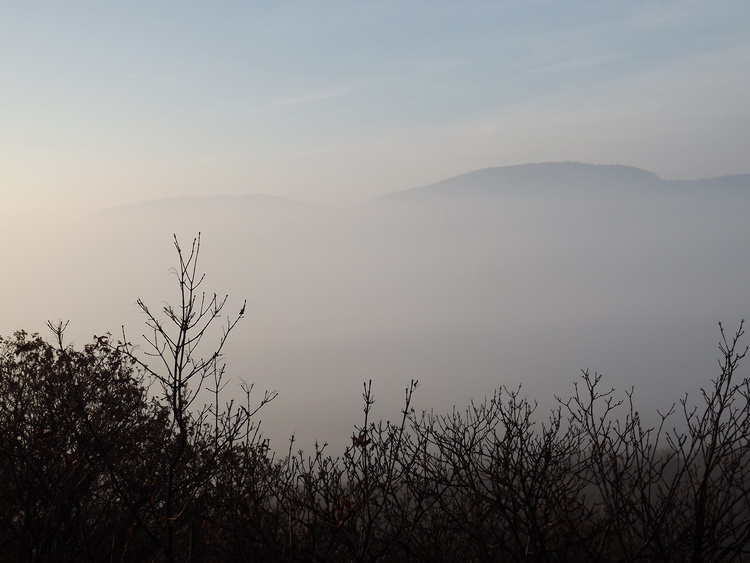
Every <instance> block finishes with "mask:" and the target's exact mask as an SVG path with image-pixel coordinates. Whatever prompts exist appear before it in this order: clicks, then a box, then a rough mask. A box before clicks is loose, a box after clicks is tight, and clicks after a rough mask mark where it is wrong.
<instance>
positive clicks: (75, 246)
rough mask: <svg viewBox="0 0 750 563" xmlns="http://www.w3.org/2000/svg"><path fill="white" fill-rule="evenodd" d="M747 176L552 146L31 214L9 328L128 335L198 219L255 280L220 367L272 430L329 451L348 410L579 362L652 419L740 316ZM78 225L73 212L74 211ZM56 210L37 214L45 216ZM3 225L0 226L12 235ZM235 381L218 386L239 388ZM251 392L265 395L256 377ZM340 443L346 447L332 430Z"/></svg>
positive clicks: (546, 376)
mask: <svg viewBox="0 0 750 563" xmlns="http://www.w3.org/2000/svg"><path fill="white" fill-rule="evenodd" d="M749 210H750V175H748V174H741V175H732V176H724V177H718V178H709V179H703V180H692V181H675V180H663V179H660V178H659V177H658V176H657V175H655V174H653V173H651V172H648V171H645V170H641V169H638V168H633V167H628V166H618V165H591V164H582V163H575V162H547V163H537V164H524V165H517V166H507V167H498V168H485V169H481V170H477V171H474V172H469V173H467V174H463V175H460V176H456V177H452V178H448V179H446V180H443V181H441V182H437V183H435V184H430V185H426V186H422V187H417V188H414V189H409V190H405V191H398V192H391V193H388V194H386V195H383V196H381V197H378V198H376V199H373V200H371V201H369V202H367V203H364V204H361V205H358V206H348V207H334V206H315V205H308V204H306V203H303V202H298V201H295V200H292V199H287V198H282V197H278V196H271V195H245V196H242V195H233V196H213V197H181V198H172V199H161V200H157V201H144V202H138V203H133V204H131V205H126V206H120V207H116V208H110V209H107V210H105V211H103V212H101V213H97V214H94V215H91V216H87V217H85V218H83V219H81V220H76V221H74V222H71V221H67V220H65V219H62V220H61V222H60V224H59V225H57V228H56V230H55V231H54V232H55V233H56V235H55V237H54V239H47V238H42V237H35V236H34V234H33V233H34V232H36V231H35V230H34V229H33V228H32V227H29V228H28V231H21V232H20V233H17V236H18V238H16V240H17V241H18V242H17V244H15V245H12V247H10V248H8V247H6V248H4V249H3V251H2V253H3V254H2V256H0V258H2V260H3V263H5V264H21V263H23V264H25V266H24V268H25V269H24V275H23V276H19V277H16V278H13V279H9V280H6V283H7V284H8V285H9V287H8V288H7V289H6V291H5V297H4V299H5V303H4V311H5V312H6V314H5V315H4V317H3V319H2V320H1V321H0V328H2V331H1V333H2V334H3V335H6V336H7V335H9V334H11V333H12V332H13V331H14V330H17V329H26V330H29V331H39V332H44V330H45V329H44V326H45V323H46V321H47V320H48V319H50V320H53V321H55V320H57V319H60V320H67V319H70V321H71V322H70V327H69V330H68V333H67V334H68V338H69V339H70V340H72V341H74V342H75V343H76V345H77V346H82V345H83V344H84V343H86V342H88V341H89V340H90V339H91V337H92V335H93V334H102V333H104V332H108V331H109V332H112V333H113V334H116V335H117V334H119V332H120V326H121V325H123V324H124V326H125V330H126V334H127V336H128V338H129V340H131V341H132V342H134V343H142V342H143V341H142V338H141V334H142V333H143V331H144V328H145V326H144V324H143V320H144V319H143V318H142V316H141V315H140V314H139V312H138V310H137V307H136V306H135V300H136V299H137V298H141V299H143V301H144V302H146V303H147V304H148V305H149V306H150V307H151V308H152V310H153V309H155V308H157V307H159V306H161V305H162V304H163V303H165V302H173V303H174V302H175V300H176V298H177V293H176V289H177V288H176V283H175V279H174V276H173V275H170V273H169V269H170V267H172V266H174V264H175V261H176V255H175V252H174V248H173V246H172V234H173V233H174V234H176V235H177V236H178V238H179V240H180V243H181V244H182V245H183V246H184V247H189V245H190V243H191V241H192V239H193V238H194V237H195V236H196V235H197V233H198V232H200V233H201V237H202V247H201V254H200V264H199V267H200V269H201V270H202V271H204V272H205V273H206V279H205V282H204V286H203V288H204V289H205V290H206V291H207V292H214V291H215V292H217V293H219V294H222V295H223V294H225V293H226V294H228V295H229V301H228V307H229V309H228V312H229V313H230V314H231V313H233V312H236V311H235V310H239V308H240V306H241V305H242V303H243V300H244V299H247V311H246V318H245V319H244V320H243V321H241V323H240V324H239V325H238V328H237V329H236V331H235V332H233V333H232V335H231V338H230V341H229V345H228V347H227V350H226V352H227V353H226V361H227V366H228V373H229V375H230V376H231V377H232V385H235V386H237V387H238V386H239V383H240V381H241V380H245V381H247V382H249V383H254V384H255V386H256V390H258V391H259V392H260V393H262V391H263V390H265V389H269V390H278V391H279V398H278V399H277V400H276V401H275V402H274V403H272V404H271V405H269V406H267V407H265V409H264V410H263V411H262V412H261V413H260V414H259V415H258V416H259V419H260V420H262V421H263V430H264V433H265V434H266V435H267V436H268V437H270V438H271V440H272V446H273V447H274V448H275V449H278V450H281V451H284V450H285V447H286V444H287V440H288V438H289V436H291V435H292V434H295V435H296V436H297V439H298V445H299V447H302V448H304V449H305V450H306V451H308V450H311V449H312V445H313V443H314V442H315V440H319V441H320V442H321V443H322V442H323V441H328V442H331V445H332V447H333V448H334V449H340V448H341V447H342V446H343V445H345V444H346V443H347V440H350V436H351V433H352V427H353V424H355V423H359V422H360V413H361V407H362V405H361V392H362V383H363V382H364V381H367V380H370V379H372V380H373V389H374V392H375V398H376V401H377V402H376V404H375V406H374V416H375V417H376V418H383V419H391V420H392V419H394V418H396V417H398V416H399V411H400V408H401V402H402V399H403V390H404V388H405V387H406V386H407V385H408V383H409V381H410V380H411V379H418V380H419V381H420V383H421V387H420V389H419V390H418V392H417V394H416V396H415V407H416V408H417V410H420V409H431V408H434V409H435V411H436V412H443V411H447V410H450V409H451V408H452V407H453V406H454V405H455V406H457V407H458V408H461V409H462V408H463V407H464V406H465V405H467V404H468V402H469V401H470V400H471V399H475V400H479V399H481V398H482V397H484V396H485V395H489V394H491V393H492V391H493V390H494V389H495V388H496V387H499V386H501V385H505V386H508V387H511V388H514V387H517V386H518V385H522V392H523V394H528V395H529V396H530V397H531V398H532V399H534V400H538V401H539V403H540V407H539V411H538V413H539V415H540V418H541V419H544V418H546V412H547V410H548V409H549V408H551V407H553V406H554V405H555V400H554V396H555V395H560V396H562V397H567V396H569V394H570V393H572V391H573V383H574V382H575V381H577V380H578V378H579V376H580V370H582V369H589V370H591V371H592V372H594V371H596V372H600V373H603V374H604V377H605V379H604V383H605V386H613V387H616V388H617V389H619V390H621V391H625V390H628V389H630V387H631V386H635V401H636V405H637V406H638V407H639V409H640V410H641V411H642V414H643V416H644V418H645V419H646V420H647V421H655V413H656V409H657V408H659V409H662V410H663V409H666V408H668V407H669V406H670V405H671V404H672V403H673V402H675V401H677V400H679V399H680V398H681V397H682V396H683V394H684V393H685V392H689V393H690V394H691V396H695V397H697V393H698V390H699V388H700V387H701V386H705V385H706V384H707V383H708V381H709V379H710V378H712V377H714V376H715V375H716V373H717V369H718V368H717V364H716V358H717V355H718V347H717V343H718V338H719V332H718V325H717V323H718V322H720V321H722V322H724V323H725V325H726V327H727V328H728V330H730V331H731V330H733V329H734V328H735V327H736V326H737V325H738V323H739V321H740V319H741V318H743V317H746V316H748V314H750V293H749V292H748V291H747V288H748V287H749V286H750V284H749V283H748V282H750V260H749V259H748V252H747V249H748V247H749V245H750V221H748V211H749ZM71 223H72V224H71ZM48 227H49V226H48ZM6 236H7V233H6ZM231 396H232V393H231V391H229V390H227V398H231ZM259 396H260V395H259ZM337 451H338V450H337Z"/></svg>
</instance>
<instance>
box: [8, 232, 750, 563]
mask: <svg viewBox="0 0 750 563" xmlns="http://www.w3.org/2000/svg"><path fill="white" fill-rule="evenodd" d="M175 245H176V249H177V254H178V266H177V267H176V268H175V273H176V278H177V282H178V285H179V302H178V304H177V305H174V306H171V305H167V306H165V307H164V308H163V309H162V310H161V311H160V312H159V313H158V314H157V313H155V312H153V311H151V310H150V309H149V308H148V307H147V306H146V305H145V304H144V303H143V302H141V301H139V302H138V303H139V305H140V306H141V308H142V310H143V312H144V313H145V315H146V319H147V326H148V327H149V332H148V333H147V334H146V335H145V336H146V342H147V344H146V346H145V348H144V350H142V351H140V350H138V349H136V348H134V347H133V346H132V345H131V344H130V343H129V342H128V340H127V339H126V338H125V335H123V336H122V337H121V338H119V339H115V338H113V337H111V336H109V335H107V336H102V337H97V338H95V339H94V341H93V342H92V343H91V344H88V345H86V346H85V347H84V348H83V350H75V349H73V348H72V347H71V346H69V345H66V344H65V342H64V339H63V336H64V326H62V325H58V326H54V325H50V328H51V329H52V333H53V335H54V338H53V339H52V341H51V342H48V341H46V340H44V339H43V338H41V337H40V336H38V335H36V334H34V335H29V334H27V333H25V332H18V333H16V334H15V335H14V336H13V337H11V338H7V339H0V560H2V561H6V560H7V561H97V562H98V561H110V560H111V561H523V560H528V561H615V560H617V561H620V560H645V561H654V560H658V561H735V560H737V561H739V560H742V559H743V558H744V557H747V554H748V553H749V552H750V443H748V441H749V440H750V379H748V377H747V376H745V375H742V374H741V373H740V370H739V367H740V363H741V361H742V360H743V358H744V357H745V354H746V352H747V348H745V347H743V346H742V345H741V342H742V339H743V336H744V328H743V324H742V323H741V324H740V326H739V328H738V330H737V331H736V332H734V333H727V332H725V330H724V328H723V327H720V335H721V338H720V345H719V351H720V361H719V366H718V369H717V373H716V375H715V377H714V378H713V379H712V380H711V382H710V384H708V385H707V387H706V388H705V389H704V390H703V391H702V394H701V395H700V396H699V397H697V398H696V399H693V398H692V397H688V396H684V397H683V398H682V399H681V400H680V401H678V402H677V403H676V404H675V406H674V407H673V408H672V409H671V410H670V411H669V412H667V413H663V414H662V415H661V422H660V424H658V425H657V426H656V427H648V428H647V427H644V425H643V424H642V422H641V419H640V417H639V415H638V412H637V411H636V409H635V406H634V405H633V402H632V393H630V394H628V393H625V394H623V395H622V396H618V395H617V394H616V393H615V391H613V390H610V389H605V388H603V382H602V378H601V376H600V375H598V374H590V373H588V372H584V373H583V376H582V378H581V381H580V382H579V383H578V385H577V386H576V387H575V388H574V390H573V394H572V397H570V398H567V399H562V398H560V399H558V401H559V405H558V408H557V409H556V410H554V411H553V412H551V413H549V414H548V416H546V417H542V414H541V413H538V412H536V405H535V404H534V403H533V402H532V401H530V400H529V399H527V398H526V397H524V396H522V395H521V394H520V393H519V392H518V390H512V389H507V388H500V389H498V390H497V391H495V393H494V394H493V395H492V396H491V397H488V398H486V399H485V400H483V401H482V402H480V403H472V404H471V405H469V407H468V408H466V409H465V410H454V411H453V412H451V413H449V414H434V413H431V412H422V413H417V412H415V411H414V409H413V408H412V406H411V405H412V396H413V394H414V392H415V391H416V390H417V387H418V385H417V382H416V381H414V382H412V383H411V384H410V385H409V386H408V388H407V389H406V394H405V399H404V408H403V411H402V417H401V420H400V421H398V422H397V423H389V422H383V421H377V420H375V419H373V412H372V406H373V403H374V398H373V392H372V385H371V383H367V384H365V386H364V390H363V402H364V413H363V414H364V416H363V421H362V423H361V425H359V426H356V427H355V428H354V429H353V432H352V436H351V444H350V445H349V447H348V448H347V449H346V451H345V453H344V454H343V455H342V456H341V457H336V458H334V457H331V456H329V455H328V454H327V453H326V451H325V446H323V447H320V448H316V451H314V452H313V453H312V454H309V455H305V454H304V453H302V452H295V451H294V447H293V446H294V442H293V440H291V441H290V445H289V450H288V454H287V455H286V456H284V457H278V456H276V455H275V454H273V453H272V452H271V450H270V449H269V447H268V444H267V442H265V441H264V440H263V438H262V436H261V435H260V433H259V431H258V425H257V424H256V422H255V419H256V418H257V416H256V415H257V411H258V409H259V408H261V407H262V406H263V405H264V404H266V403H267V402H269V401H270V400H272V399H273V398H274V396H275V395H274V394H268V393H267V394H265V395H263V396H261V397H259V398H257V399H256V398H255V397H254V396H253V394H252V393H251V391H252V389H251V388H250V387H249V386H246V385H245V386H243V389H244V391H245V397H246V401H244V402H243V403H242V404H238V403H234V402H228V403H227V402H223V401H222V399H221V397H222V392H223V390H224V388H225V386H226V385H227V382H228V380H227V378H226V376H225V367H224V365H223V363H222V355H221V352H222V348H223V346H224V343H225V342H226V340H227V337H228V335H229V333H230V332H231V331H232V329H233V328H234V327H235V326H236V324H237V322H238V321H239V320H240V319H241V318H242V316H243V314H244V305H243V306H242V308H241V310H240V311H239V313H238V314H237V315H236V316H233V317H224V309H225V306H226V302H227V301H226V298H218V297H217V296H216V295H210V294H205V293H204V292H203V291H202V289H201V284H202V282H203V277H202V275H201V274H199V272H198V269H197V260H198V254H199V251H200V239H199V238H198V239H196V240H195V241H194V242H193V245H192V247H191V249H190V250H189V251H184V250H183V249H182V248H181V247H180V246H179V244H178V242H177V240H175ZM222 323H223V324H222ZM215 329H218V330H215ZM212 336H213V337H215V340H214V341H213V342H208V341H209V340H210V338H211V337H212ZM677 428H685V429H686V430H684V431H683V430H677Z"/></svg>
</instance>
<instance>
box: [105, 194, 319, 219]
mask: <svg viewBox="0 0 750 563" xmlns="http://www.w3.org/2000/svg"><path fill="white" fill-rule="evenodd" d="M308 207H310V206H308V205H307V204H306V203H302V202H299V201H295V200H292V199H287V198H284V197H279V196H273V195H266V194H250V195H236V196H235V195H223V196H209V197H175V198H167V199H158V200H153V201H144V202H139V203H134V204H130V205H122V206H118V207H112V208H110V209H106V210H104V211H102V213H101V214H103V215H108V216H126V215H131V214H165V213H166V214H174V213H179V214H183V213H186V214H193V213H208V214H210V213H212V212H214V211H215V212H224V211H227V210H231V211H285V210H294V209H297V210H300V209H306V208H308Z"/></svg>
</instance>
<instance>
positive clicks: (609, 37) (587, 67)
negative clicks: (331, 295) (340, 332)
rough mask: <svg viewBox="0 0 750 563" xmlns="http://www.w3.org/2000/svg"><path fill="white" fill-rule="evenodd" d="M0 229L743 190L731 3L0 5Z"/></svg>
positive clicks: (738, 5)
mask: <svg viewBox="0 0 750 563" xmlns="http://www.w3.org/2000/svg"><path fill="white" fill-rule="evenodd" d="M0 13H1V14H2V17H0V69H2V70H0V101H1V102H2V103H0V124H2V125H1V126H0V208H2V211H0V215H3V216H5V217H8V216H11V215H12V216H16V217H17V216H23V215H24V214H28V213H40V212H42V211H49V212H51V213H58V212H61V211H65V212H67V213H72V212H74V211H84V212H95V211H98V210H100V209H105V208H108V207H111V206H116V205H123V204H128V203H133V202H137V201H142V200H150V199H159V198H169V197H180V196H208V195H218V194H244V193H268V194H273V195H279V196H284V197H288V198H291V199H297V200H301V201H304V202H307V203H312V204H323V205H349V204H357V203H360V202H364V201H367V200H369V199H371V198H373V197H375V196H377V195H380V194H383V193H386V192H390V191H393V190H403V189H407V188H411V187H415V186H419V185H424V184H428V183H432V182H435V181H438V180H441V179H443V178H446V177H450V176H455V175H458V174H461V173H464V172H468V171H471V170H475V169H479V168H484V167H489V166H503V165H512V164H519V163H525V162H543V161H566V160H573V161H582V162H591V163H618V164H626V165H631V166H636V167H641V168H645V169H648V170H650V171H652V172H655V173H657V174H658V175H660V176H661V177H662V178H668V179H670V178H671V179H693V178H701V177H710V176H718V175H725V174H736V173H745V172H750V165H748V164H747V149H748V147H749V146H750V105H748V104H747V100H748V99H750V34H748V33H747V23H748V22H749V21H750V3H748V2H747V1H746V0H660V1H646V0H627V1H624V0H623V1H618V0H612V1H607V2H602V1H600V0H597V1H586V0H565V1H561V0H507V1H483V0H469V1H463V2H453V1H451V2H448V1H443V0H429V1H427V0H414V1H410V2H395V1H394V2H391V1H368V2H333V1H304V2H302V1H298V2H236V1H227V2H221V3H215V2H213V3H206V2H192V1H188V2H180V3H176V2H152V1H148V2H146V1H133V2H118V3H111V2H106V3H105V2H85V1H70V2H49V1H47V2H44V1H40V2H33V3H32V2H6V1H2V2H0Z"/></svg>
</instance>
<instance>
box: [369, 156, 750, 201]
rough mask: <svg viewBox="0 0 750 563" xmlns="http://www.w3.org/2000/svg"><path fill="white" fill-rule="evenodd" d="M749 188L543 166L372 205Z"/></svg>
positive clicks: (503, 170) (732, 179)
mask: <svg viewBox="0 0 750 563" xmlns="http://www.w3.org/2000/svg"><path fill="white" fill-rule="evenodd" d="M709 186H711V187H716V188H725V187H732V188H748V189H750V174H742V175H737V176H725V177H722V178H712V179H706V180H696V181H666V180H662V179H660V178H659V177H658V176H657V175H656V174H653V173H652V172H648V171H646V170H641V169H640V168H634V167H631V166H621V165H600V164H583V163H580V162H545V163H537V164H520V165H516V166H504V167H497V168H483V169H481V170H476V171H474V172H469V173H467V174H462V175H460V176H455V177H453V178H448V179H446V180H442V181H440V182H437V183H435V184H430V185H427V186H420V187H418V188H412V189H409V190H405V191H400V192H392V193H389V194H386V195H384V196H381V197H380V198H378V199H377V200H375V201H377V202H395V201H418V200H421V199H423V198H425V197H429V198H454V197H459V196H460V197H465V196H467V195H474V196H496V195H508V194H539V193H548V192H553V193H560V192H564V193H594V194H595V193H602V192H611V191H612V190H617V191H618V192H622V190H627V193H631V194H632V193H634V192H644V191H646V192H653V191H654V190H656V189H667V188H679V187H709Z"/></svg>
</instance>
